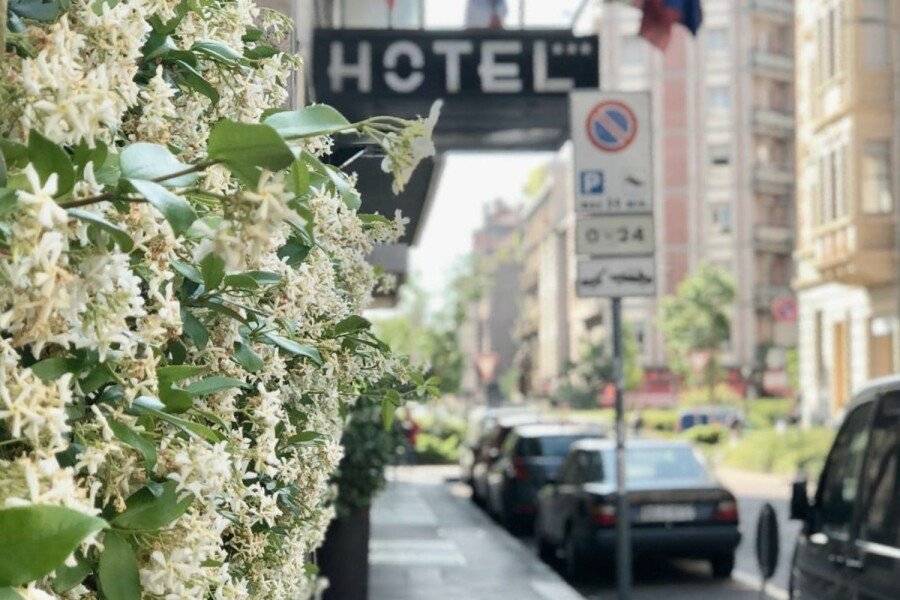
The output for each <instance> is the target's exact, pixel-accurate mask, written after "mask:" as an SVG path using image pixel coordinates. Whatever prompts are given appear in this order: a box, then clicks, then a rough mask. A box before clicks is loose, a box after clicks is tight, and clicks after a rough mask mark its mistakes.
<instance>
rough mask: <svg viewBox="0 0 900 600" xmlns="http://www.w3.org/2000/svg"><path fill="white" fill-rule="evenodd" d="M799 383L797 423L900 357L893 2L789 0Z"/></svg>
mask: <svg viewBox="0 0 900 600" xmlns="http://www.w3.org/2000/svg"><path fill="white" fill-rule="evenodd" d="M796 28H797V29H796V32H797V34H796V44H797V48H796V51H797V56H798V57H799V60H798V62H797V71H796V80H797V115H798V119H797V126H798V129H797V181H798V188H797V243H796V252H795V257H796V260H797V274H796V278H795V280H794V287H795V289H796V290H797V297H798V300H799V312H800V328H799V332H800V345H799V348H800V389H801V390H802V394H803V396H802V400H803V402H802V414H803V418H804V421H805V422H807V423H816V422H829V421H833V420H834V419H836V418H837V417H839V416H840V415H841V413H842V412H843V409H844V408H845V406H846V404H847V402H848V401H849V399H850V398H851V396H852V394H853V392H854V391H855V390H856V389H858V388H859V387H860V386H862V385H863V383H864V382H865V381H866V380H868V379H870V378H873V377H878V376H882V375H887V374H890V373H895V372H897V370H898V366H900V337H898V325H900V324H898V312H900V291H898V285H900V279H898V275H897V268H898V266H900V265H898V261H897V254H896V253H897V251H898V244H897V241H898V233H900V230H898V227H897V223H898V221H897V216H896V200H897V199H898V197H900V2H897V1H896V0H798V3H797V20H796Z"/></svg>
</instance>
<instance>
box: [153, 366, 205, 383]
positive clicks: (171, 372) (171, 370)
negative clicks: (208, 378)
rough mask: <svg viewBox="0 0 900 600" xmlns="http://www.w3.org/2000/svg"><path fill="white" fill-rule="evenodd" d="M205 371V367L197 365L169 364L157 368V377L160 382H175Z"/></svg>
mask: <svg viewBox="0 0 900 600" xmlns="http://www.w3.org/2000/svg"><path fill="white" fill-rule="evenodd" d="M203 371H204V369H203V367H198V366H195V365H167V366H165V367H159V368H158V369H156V377H157V379H159V381H160V382H166V383H175V382H176V381H181V380H183V379H187V378H188V377H194V376H195V375H199V374H200V373H202V372H203Z"/></svg>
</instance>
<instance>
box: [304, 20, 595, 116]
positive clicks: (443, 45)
mask: <svg viewBox="0 0 900 600" xmlns="http://www.w3.org/2000/svg"><path fill="white" fill-rule="evenodd" d="M598 45H599V44H598V38H597V37H596V36H590V37H578V36H574V35H572V34H571V33H570V32H568V31H564V30H548V31H543V30H540V31H538V30H510V31H506V30H503V31H480V30H479V31H471V30H469V31H467V30H454V31H440V30H396V29H317V30H316V31H315V42H314V48H313V63H314V72H315V75H314V85H315V89H316V93H317V95H318V96H320V97H322V98H331V99H334V98H342V97H343V98H346V97H353V96H365V95H375V96H380V97H387V96H394V97H423V96H424V97H427V98H428V99H429V100H434V99H436V98H444V99H451V98H453V97H456V96H459V97H463V96H469V97H471V96H512V95H515V96H522V95H526V96H542V95H557V96H565V95H567V94H568V93H569V92H570V91H572V90H575V89H579V88H593V89H596V88H597V87H598V85H599V78H600V70H599V62H598Z"/></svg>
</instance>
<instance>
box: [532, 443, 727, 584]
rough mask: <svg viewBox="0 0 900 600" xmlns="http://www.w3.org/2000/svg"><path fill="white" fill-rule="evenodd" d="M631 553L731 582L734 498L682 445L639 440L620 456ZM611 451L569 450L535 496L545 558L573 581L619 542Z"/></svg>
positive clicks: (589, 446)
mask: <svg viewBox="0 0 900 600" xmlns="http://www.w3.org/2000/svg"><path fill="white" fill-rule="evenodd" d="M625 466H626V469H625V474H626V483H625V484H626V489H627V491H628V499H629V501H630V505H631V509H630V515H629V516H630V521H631V524H632V532H631V536H632V550H633V552H634V554H635V555H643V556H662V557H683V558H700V559H708V560H709V561H710V563H711V565H712V571H713V575H714V576H715V577H728V576H729V575H731V571H732V569H734V552H735V548H737V545H738V543H739V542H740V539H741V535H740V533H739V532H738V510H737V503H736V501H735V498H734V495H733V494H731V493H730V492H729V491H728V490H726V489H725V488H723V487H722V486H721V485H720V484H719V483H717V482H716V480H715V479H714V478H713V477H712V476H711V475H710V474H709V472H708V471H707V470H706V468H705V467H704V465H703V462H702V461H701V460H700V459H699V458H698V457H697V455H696V454H695V451H694V449H693V448H692V447H691V446H690V445H689V444H687V443H683V442H667V441H656V440H654V441H649V440H636V441H633V442H631V443H630V444H629V445H628V446H627V447H626V451H625ZM617 518H618V516H617V514H616V465H615V445H614V443H613V442H612V441H608V440H582V441H579V442H576V443H575V444H573V445H572V448H571V449H570V450H569V454H568V456H567V457H566V462H565V463H564V465H563V467H562V470H561V472H560V476H559V480H558V482H555V483H553V484H550V485H547V486H545V487H544V488H543V489H542V490H541V492H540V494H539V498H538V515H537V523H536V525H535V536H536V537H537V542H538V550H539V552H540V553H541V555H542V557H544V558H545V559H551V558H557V557H559V556H560V555H561V556H562V558H563V560H564V566H565V568H566V573H567V574H568V575H569V576H570V577H572V578H579V577H582V576H584V575H587V574H588V573H590V572H591V571H593V570H594V569H596V568H598V567H599V566H601V565H609V564H612V563H613V559H614V552H615V541H616V527H615V526H616V519H617Z"/></svg>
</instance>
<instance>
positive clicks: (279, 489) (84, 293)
mask: <svg viewBox="0 0 900 600" xmlns="http://www.w3.org/2000/svg"><path fill="white" fill-rule="evenodd" d="M4 16H5V19H6V24H5V25H4V24H3V23H2V22H0V31H2V33H3V38H5V43H0V53H2V54H0V150H2V153H0V598H3V599H6V598H33V599H44V598H107V599H110V600H119V599H132V598H166V599H178V598H185V599H188V598H190V599H198V598H215V599H222V600H225V599H229V600H230V599H243V598H267V599H275V598H278V599H281V598H285V599H288V598H289V599H302V598H307V597H310V596H312V595H314V594H315V593H316V591H317V588H319V587H320V586H321V583H320V582H319V581H318V579H317V577H316V569H315V566H314V565H313V564H311V563H310V556H311V553H312V551H313V550H314V549H315V548H316V547H317V546H318V545H319V544H320V542H321V539H322V535H323V532H324V530H325V527H326V525H327V523H328V522H329V520H330V519H331V518H332V516H333V509H332V508H331V507H330V506H331V505H330V494H331V491H330V488H329V484H328V481H329V477H330V475H331V473H332V471H333V469H334V468H335V466H336V465H337V463H338V461H339V459H340V456H341V449H340V444H339V442H340V436H341V431H342V428H343V426H344V423H345V417H344V416H345V414H346V413H347V411H348V409H349V407H350V406H351V405H352V404H353V403H354V402H357V401H364V402H379V403H381V404H382V405H383V407H384V409H383V410H384V414H385V416H386V418H389V417H390V414H391V412H392V409H393V407H394V405H396V404H398V403H400V402H401V401H402V400H403V399H404V398H405V397H410V396H416V395H422V394H426V393H428V392H429V390H430V388H431V387H433V382H428V381H423V380H422V378H421V376H419V375H418V374H417V373H416V372H415V371H414V370H412V369H410V368H409V366H408V365H407V364H406V362H405V361H404V360H403V359H401V358H399V357H396V356H393V355H392V354H391V353H390V352H389V350H388V348H387V347H386V346H385V345H384V344H383V343H382V342H380V341H379V340H378V339H377V338H376V337H375V336H374V335H373V334H372V333H371V332H370V330H369V323H368V322H367V321H366V320H365V319H363V318H362V317H360V316H359V313H360V311H361V310H362V309H363V308H364V307H365V305H366V303H367V301H368V299H369V296H370V293H371V291H372V289H373V286H375V285H377V284H379V283H380V282H379V276H378V274H377V273H376V272H375V270H374V269H373V268H372V267H371V266H370V265H368V264H367V263H366V260H365V257H366V255H367V254H368V252H369V251H370V250H371V248H372V246H373V244H375V243H378V242H385V241H391V240H395V239H396V238H397V237H398V236H399V235H400V234H401V232H402V229H403V225H404V223H403V220H402V219H401V218H400V217H399V216H397V217H395V218H394V219H393V220H389V219H386V218H384V217H382V216H379V215H363V214H358V213H357V209H358V207H359V204H360V196H359V192H358V191H357V190H356V189H355V181H354V178H353V177H352V176H348V175H347V174H345V173H343V172H342V171H340V170H338V169H336V168H334V167H332V166H329V165H327V164H325V162H323V159H324V157H326V156H327V155H328V153H329V151H330V148H331V144H332V137H331V136H333V135H338V134H340V135H354V136H360V137H365V138H367V139H368V140H370V142H372V143H374V144H376V145H377V146H379V147H381V148H382V149H383V151H384V153H385V159H384V163H383V167H384V169H385V171H387V172H389V173H391V174H392V176H393V178H394V188H395V190H398V191H399V190H401V189H402V188H403V186H404V185H405V183H406V181H407V180H408V178H409V176H410V174H411V172H412V170H413V169H414V168H415V166H416V164H417V163H418V162H419V161H420V160H421V159H422V158H423V157H425V156H428V155H430V154H433V153H434V146H433V145H432V143H431V132H432V129H433V127H434V123H435V120H436V118H437V107H436V108H435V110H433V111H432V114H431V115H429V116H428V118H427V119H418V120H403V119H396V118H388V117H377V118H372V119H368V120H365V121H362V122H359V123H350V122H348V121H347V120H346V119H345V118H344V117H343V116H341V115H340V114H339V113H337V112H336V111H335V110H333V109H331V108H330V107H327V106H323V105H314V106H310V107H307V108H303V109H300V110H296V111H284V110H282V109H279V108H278V107H279V106H281V105H282V104H283V103H284V102H285V100H286V92H285V88H284V85H285V83H286V82H287V81H288V77H289V75H290V72H291V70H292V69H295V68H297V67H298V60H297V59H296V57H293V56H290V55H287V54H284V53H282V52H280V51H279V50H277V43H278V41H279V40H280V39H281V38H282V37H283V36H284V35H285V34H286V33H287V32H288V30H289V27H288V23H287V22H286V20H285V17H283V16H282V15H279V14H277V13H273V12H267V11H261V10H259V9H257V8H256V6H255V5H254V3H253V2H251V1H248V0H118V1H116V0H90V1H88V0H73V1H72V2H71V5H70V4H69V3H68V2H63V1H62V0H9V1H8V10H5V11H3V10H2V7H0V19H2V17H4ZM4 46H5V47H4ZM363 193H364V190H363Z"/></svg>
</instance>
